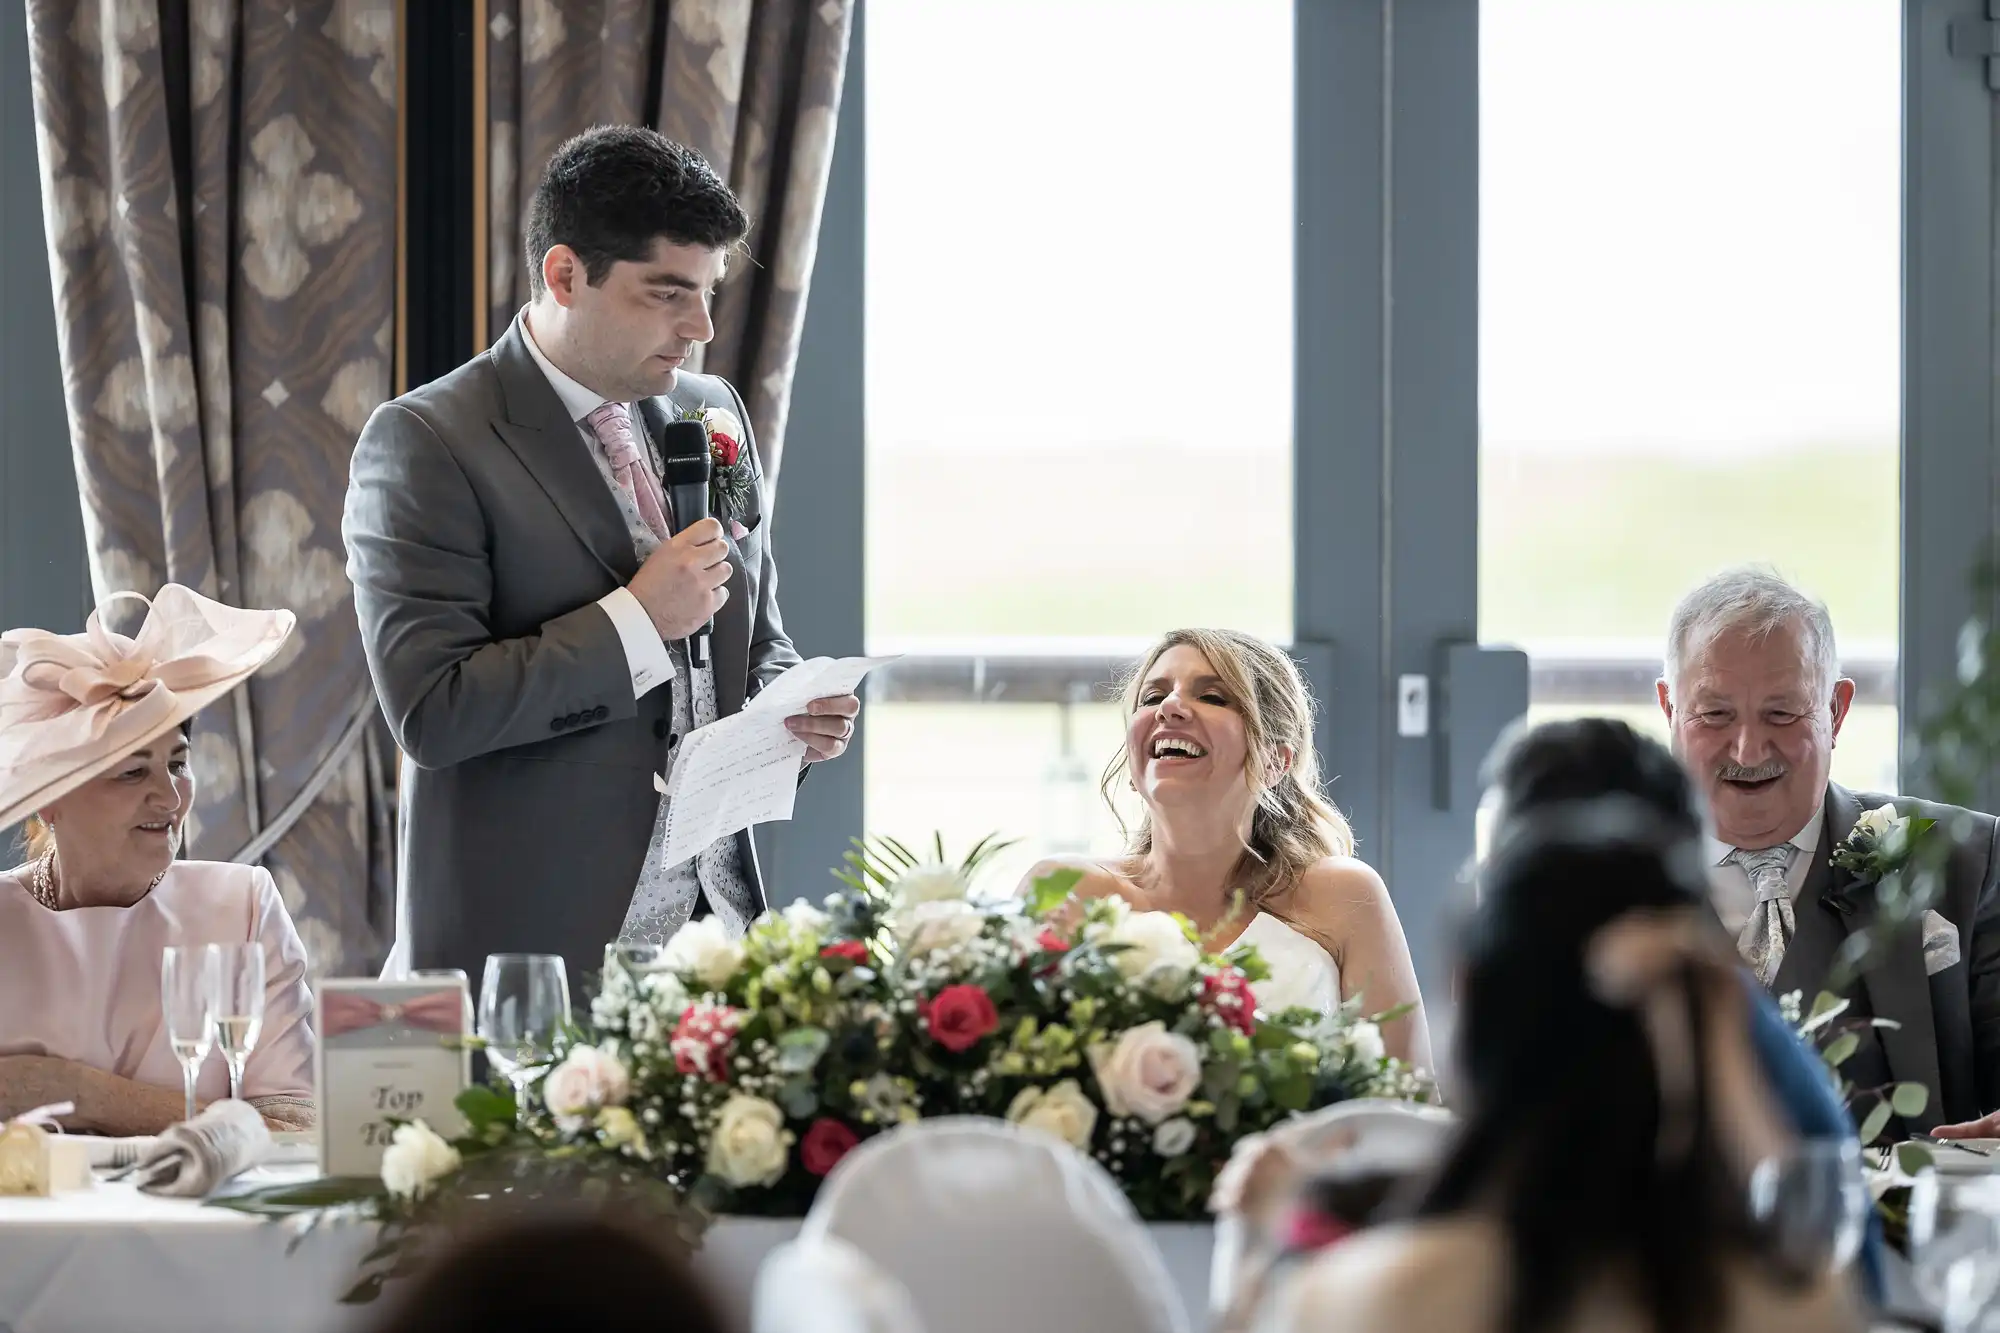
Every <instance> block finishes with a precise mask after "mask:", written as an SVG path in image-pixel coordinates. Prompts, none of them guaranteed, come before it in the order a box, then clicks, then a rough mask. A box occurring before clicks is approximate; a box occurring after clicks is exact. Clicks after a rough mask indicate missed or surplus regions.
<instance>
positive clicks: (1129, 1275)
mask: <svg viewBox="0 0 2000 1333" xmlns="http://www.w3.org/2000/svg"><path fill="white" fill-rule="evenodd" d="M827 1238H834V1239H838V1240H842V1241H845V1242H847V1243H848V1244H850V1245H852V1246H854V1247H855V1248H856V1249H858V1250H860V1251H861V1252H862V1253H863V1254H864V1255H866V1256H867V1258H868V1259H869V1260H870V1261H871V1262H872V1263H873V1264H874V1265H875V1266H876V1267H877V1268H878V1269H880V1270H881V1271H882V1272H884V1273H886V1274H887V1275H888V1276H889V1277H891V1278H893V1279H894V1280H895V1281H896V1282H898V1283H899V1284H900V1285H901V1286H902V1287H903V1289H904V1290H905V1291H907V1292H908V1293H909V1295H910V1297H911V1298H912V1300H913V1302H914V1304H915V1307H916V1311H917V1314H918V1317H919V1318H920V1319H921V1320H922V1321H923V1324H924V1326H925V1327H927V1328H930V1329H934V1330H938V1333H1020V1331H1021V1330H1022V1329H1036V1330H1038V1331H1043V1333H1061V1331H1062V1330H1067V1329H1074V1330H1077V1333H1186V1330H1187V1328H1188V1317H1187V1312H1186V1311H1185V1310H1183V1309H1182V1308H1181V1301H1180V1297H1179V1296H1178V1295H1177V1294H1176V1290H1175V1287H1174V1283H1173V1279H1172V1278H1171V1276H1169V1274H1168V1272H1167V1268H1166V1264H1165V1263H1164V1262H1163V1261H1162V1259H1161V1258H1160V1252H1159V1249H1158V1247H1157V1246H1156V1245H1155V1244H1154V1243H1153V1239H1152V1237H1151V1236H1149V1235H1148V1234H1147V1232H1146V1228H1145V1226H1144V1224H1143V1223H1141V1222H1140V1221H1139V1217H1138V1214H1137V1213H1136V1212H1134V1211H1133V1208H1132V1204H1131V1202H1130V1201H1129V1200H1128V1199H1126V1197H1125V1196H1124V1194H1123V1193H1122V1192H1121V1191H1120V1190H1119V1188H1118V1186H1117V1184H1116V1183H1115V1182H1114V1181H1113V1180H1112V1178H1111V1176H1110V1175H1109V1174H1108V1173H1107V1172H1106V1171H1105V1170H1104V1169H1103V1168H1102V1167H1100V1166H1099V1165H1098V1164H1097V1163H1095V1162H1093V1161H1091V1160H1090V1159H1089V1158H1087V1157H1085V1156H1084V1155H1083V1154H1081V1153H1079V1152H1077V1151H1076V1150H1075V1149H1074V1148H1071V1147H1070V1146H1069V1145H1068V1144H1066V1143H1063V1142H1061V1141H1060V1140H1057V1139H1055V1138H1052V1137H1049V1136H1047V1135H1044V1134H1040V1133H1036V1132H1034V1131H1031V1130H1024V1129H1021V1128H1019V1127H1017V1126H1014V1125H1009V1124H1007V1123H1005V1122H1003V1121H999V1120H984V1119H978V1118H973V1117H950V1116H947V1117H941V1118H939V1119H936V1120H923V1121H918V1122H917V1123H915V1124H912V1125H907V1126H904V1127H903V1128H900V1129H895V1130H891V1131H890V1132H888V1133H886V1134H883V1135H880V1136H878V1137H876V1138H873V1139H870V1140H869V1141H868V1142H866V1143H864V1144H862V1145H861V1146H860V1147H858V1148H856V1149H855V1150H854V1151H853V1152H851V1153H849V1154H848V1155H847V1157H846V1159H845V1160H843V1161H842V1162H841V1164H840V1165H839V1166H838V1167H836V1168H835V1169H834V1171H833V1174H832V1175H830V1176H829V1177H828V1178H827V1181H826V1184H825V1185H824V1186H823V1187H822V1188H821V1189H820V1193H819V1198H818V1200H817V1201H816V1202H815V1203H814V1204H813V1208H812V1212H811V1213H810V1214H809V1215H808V1216H807V1218H806V1223H805V1227H804V1229H803V1230H802V1231H801V1232H800V1236H799V1241H800V1244H801V1245H811V1244H814V1243H817V1242H820V1241H822V1240H825V1239H827ZM760 1333H761V1330H760ZM774 1333H776V1331H775V1330H774Z"/></svg>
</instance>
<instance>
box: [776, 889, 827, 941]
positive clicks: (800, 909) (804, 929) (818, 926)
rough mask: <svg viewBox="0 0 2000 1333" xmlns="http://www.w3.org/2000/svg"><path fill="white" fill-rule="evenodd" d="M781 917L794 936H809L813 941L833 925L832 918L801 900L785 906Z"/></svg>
mask: <svg viewBox="0 0 2000 1333" xmlns="http://www.w3.org/2000/svg"><path fill="white" fill-rule="evenodd" d="M781 915H782V916H783V917H784V918H785V924H786V925H788V926H790V927H791V928H792V931H793V932H794V933H795V934H799V935H810V936H812V937H813V938H815V939H817V938H818V937H820V936H822V935H824V934H826V928H827V927H828V926H830V925H832V924H833V918H832V917H830V916H828V915H827V914H826V913H825V912H822V911H820V910H819V909H818V908H817V907H814V906H813V905H812V904H811V903H809V902H807V901H806V900H805V899H803V898H801V899H799V900H798V901H797V902H795V903H792V904H790V905H789V906H787V907H786V908H785V910H784V912H783V913H781Z"/></svg>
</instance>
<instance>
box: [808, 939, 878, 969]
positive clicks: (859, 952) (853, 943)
mask: <svg viewBox="0 0 2000 1333" xmlns="http://www.w3.org/2000/svg"><path fill="white" fill-rule="evenodd" d="M819 956H820V957H821V958H845V959H846V960H847V961H848V962H850V963H852V964H854V965H855V966H856V967H860V966H861V965H862V964H863V963H866V962H867V961H868V946H867V945H865V944H863V943H862V942H861V941H860V940H835V941H834V942H833V943H832V944H829V945H827V946H826V947H825V948H824V949H821V950H820V951H819Z"/></svg>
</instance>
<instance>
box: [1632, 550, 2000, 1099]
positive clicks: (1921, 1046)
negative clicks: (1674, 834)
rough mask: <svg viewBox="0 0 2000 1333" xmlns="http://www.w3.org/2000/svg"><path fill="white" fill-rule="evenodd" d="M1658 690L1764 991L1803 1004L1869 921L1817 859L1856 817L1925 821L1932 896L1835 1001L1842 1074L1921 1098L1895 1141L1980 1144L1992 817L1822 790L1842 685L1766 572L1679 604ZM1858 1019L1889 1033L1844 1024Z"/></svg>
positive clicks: (1812, 603)
mask: <svg viewBox="0 0 2000 1333" xmlns="http://www.w3.org/2000/svg"><path fill="white" fill-rule="evenodd" d="M1658 694H1659V701H1660V706H1661V708H1663V709H1664V710H1665V711H1666V715H1667V720H1668V723H1669V725H1670V727H1671V729H1672V733H1673V745H1674V752H1675V754H1676V755H1678V756H1679V757H1680V759H1681V762H1682V763H1683V764H1685V765H1686V766H1687V768H1688V770H1689V772H1690V775H1691V776H1692V777H1693V779H1694V780H1695V782H1696V783H1697V784H1698V785H1699V786H1700V787H1701V788H1702V790H1703V792H1704V793H1705V795H1706V796H1707V798H1708V807H1709V813H1710V819H1711V821H1712V824H1713V829H1712V832H1711V834H1710V836H1709V837H1708V838H1707V840H1706V850H1707V856H1708V863H1709V867H1710V869H1709V878H1710V886H1711V898H1712V900H1713V902H1714V904H1715V908H1716V912H1717V914H1718V915H1719V916H1720V917H1721V918H1722V923H1723V925H1724V926H1725V927H1726V928H1727V929H1728V930H1729V931H1730V933H1731V934H1732V935H1734V936H1735V937H1736V940H1737V949H1738V951H1739V952H1740V953H1741V954H1742V955H1743V959H1744V962H1745V963H1746V964H1748V966H1749V967H1750V968H1751V970H1752V971H1754V972H1755V973H1756V974H1757V977H1758V980H1760V981H1762V982H1763V983H1764V984H1765V985H1766V986H1768V987H1770V989H1771V990H1772V991H1773V992H1774V993H1775V994H1779V995H1783V994H1786V993H1787V992H1790V991H1801V992H1803V1000H1804V1003H1806V1004H1807V1005H1810V1004H1811V1003H1812V1000H1813V997H1814V996H1815V995H1816V994H1818V993H1819V991H1821V990H1823V989H1826V988H1827V987H1828V980H1829V974H1830V972H1831V971H1832V968H1833V963H1834V959H1835V956H1836V954H1838V952H1839V951H1840V948H1841V945H1842V944H1843V943H1844V942H1845V941H1846V939H1847V937H1848V935H1849V933H1850V932H1852V931H1855V930H1857V929H1860V928H1863V927H1865V926H1867V925H1868V924H1869V923H1870V922H1871V920H1872V919H1873V911H1872V908H1873V903H1872V899H1871V897H1870V886H1869V885H1868V884H1864V883H1859V882H1857V880H1856V877H1855V876H1854V875H1853V873H1852V872H1850V871H1848V870H1846V869H1844V868H1842V867H1839V866H1836V865H1834V864H1833V860H1832V858H1833V853H1834V851H1835V849H1837V848H1838V847H1839V846H1840V845H1841V844H1842V843H1844V842H1845V841H1846V840H1847V838H1848V836H1849V835H1850V834H1852V833H1853V832H1854V829H1855V826H1856V824H1857V823H1859V822H1860V821H1861V819H1862V817H1863V814H1864V812H1866V811H1868V810H1872V809H1876V808H1879V807H1880V806H1883V805H1887V804H1893V805H1894V806H1895V807H1896V809H1897V811H1898V812H1899V813H1900V814H1904V815H1915V816H1921V817H1926V818H1931V819H1936V820H1937V821H1938V823H1937V826H1936V827H1935V829H1934V830H1933V831H1932V833H1931V834H1929V835H1926V836H1935V837H1948V838H1952V839H1953V842H1952V846H1951V856H1950V861H1949V863H1948V866H1947V869H1946V873H1945V882H1944V887H1943V893H1942V896H1941V897H1940V899H1939V900H1938V901H1937V902H1936V903H1935V904H1934V905H1933V908H1932V910H1930V911H1927V912H1925V913H1924V916H1923V919H1922V921H1921V923H1920V924H1918V925H1914V926H1911V927H1908V928H1905V929H1903V930H1901V931H1899V932H1898V933H1897V934H1895V935H1894V936H1893V937H1891V938H1890V939H1888V940H1887V941H1886V943H1887V952H1886V954H1884V955H1883V956H1882V957H1881V958H1880V960H1879V961H1878V962H1876V963H1874V964H1873V965H1872V966H1870V967H1869V968H1867V969H1866V970H1865V971H1864V972H1863V974H1862V975H1861V977H1860V979H1859V980H1858V981H1857V982H1856V983H1855V984H1854V985H1853V986H1851V987H1849V988H1848V989H1847V991H1846V992H1845V996H1844V998H1846V999H1847V1000H1848V1001H1849V1003H1850V1006H1851V1007H1850V1008H1849V1010H1848V1017H1847V1018H1843V1019H1842V1020H1841V1026H1842V1029H1843V1030H1849V1031H1853V1032H1854V1033H1855V1034H1856V1035H1857V1036H1858V1037H1859V1038H1860V1042H1861V1044H1860V1047H1859V1049H1858V1050H1857V1051H1856V1052H1855V1053H1854V1055H1853V1056H1852V1057H1850V1058H1849V1059H1848V1061H1847V1062H1846V1063H1845V1064H1844V1065H1842V1067H1841V1073H1842V1075H1843V1076H1844V1077H1846V1078H1847V1079H1848V1080H1849V1081H1850V1082H1852V1083H1853V1085H1854V1086H1855V1088H1856V1089H1857V1090H1861V1089H1874V1088H1880V1087H1882V1086H1884V1085H1887V1084H1889V1083H1892V1082H1895V1083H1903V1082H1909V1083H1921V1084H1923V1085H1924V1086H1925V1087H1927V1088H1928V1089H1929V1090H1930V1099H1929V1103H1928V1105H1926V1107H1925V1108H1924V1111H1923V1112H1922V1114H1920V1115H1917V1116H1914V1117H1910V1118H1909V1119H1908V1120H1906V1121H1905V1122H1904V1124H1903V1128H1904V1129H1905V1130H1906V1131H1909V1132H1919V1131H1934V1132H1937V1133H1940V1134H1947V1135H1949V1134H1953V1133H1957V1134H1960V1135H1965V1134H1970V1133H1974V1132H1980V1126H1982V1125H1987V1124H1988V1123H1989V1122H1987V1121H1982V1120H1981V1117H1984V1116H1987V1115H1988V1113H1990V1112H1994V1111H2000V821H1996V820H1995V819H1994V818H1993V817H1992V816H1991V815H1983V814H1978V813H1976V812H1973V811H1968V810H1960V809H1958V808H1957V807H1955V806H1945V805H1938V804H1936V803H1934V802H1930V801H1919V800H1908V799H1896V798H1891V797H1888V796H1882V795H1877V794H1874V793H1868V792H1853V791H1849V790H1848V789H1847V788H1845V787H1843V786H1841V785H1840V784H1839V783H1837V782H1833V781H1831V780H1830V779H1829V776H1828V775H1829V772H1830V770H1831V767H1832V761H1833V747H1834V743H1835V741H1836V740H1837V739H1838V737H1839V735H1840V729H1841V724H1842V723H1843V722H1845V721H1846V718H1847V712H1848V708H1849V707H1850V706H1851V705H1852V703H1853V701H1854V682H1853V681H1851V680H1844V679H1841V677H1840V670H1839V661H1838V658H1837V656H1836V654H1835V651H1834V638H1833V621H1832V618H1831V617H1830V616H1829V615H1828V614H1827V610H1826V607H1825V606H1824V605H1823V604H1821V603H1820V602H1819V601H1818V600H1817V599H1815V598H1813V597H1810V596H1808V595H1806V594H1805V593H1803V592H1800V591H1799V590H1798V589H1796V588H1794V587H1792V585H1790V584H1789V583H1787V582H1785V581H1784V580H1783V579H1781V578H1779V577H1778V576H1777V575H1776V574H1772V573H1769V572H1767V571H1764V570H1760V569H1738V570H1732V571H1730V572H1728V573H1725V574H1721V575H1718V576H1717V577H1715V578H1714V579H1711V580H1709V582H1707V583H1705V584H1703V585H1702V586H1701V587H1699V588H1697V589H1695V590H1694V591H1693V592H1691V593H1689V594H1688V595H1687V596H1686V597H1685V598H1683V599H1682V601H1681V603H1680V605H1679V606H1678V607H1677V608H1676V609H1675V611H1674V615H1673V620H1672V622H1671V623H1670V625H1669V627H1668V632H1667V655H1666V671H1665V674H1664V676H1663V677H1662V679H1661V680H1660V682H1659V687H1658ZM1871 1017H1873V1018H1883V1019H1890V1020H1893V1021H1894V1022H1895V1023H1896V1024H1897V1026H1895V1027H1893V1028H1873V1027H1868V1026H1864V1025H1862V1023H1861V1022H1860V1020H1864V1019H1867V1018H1871ZM1873 1105H1874V1102H1873V1100H1872V1099H1867V1098H1863V1099H1860V1100H1859V1101H1858V1103H1857V1105H1856V1107H1855V1108H1854V1109H1855V1110H1856V1112H1857V1114H1858V1115H1862V1116H1865V1115H1866V1113H1867V1112H1868V1111H1869V1110H1871V1109H1872V1108H1873ZM1953 1122H1956V1123H1953ZM1984 1132H1989V1133H1990V1132H1992V1130H1991V1129H1990V1128H1987V1129H1985V1130H1984Z"/></svg>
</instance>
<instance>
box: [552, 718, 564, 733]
mask: <svg viewBox="0 0 2000 1333" xmlns="http://www.w3.org/2000/svg"><path fill="white" fill-rule="evenodd" d="M562 729H563V720H562V719H561V718H559V717H552V718H550V719H549V730H550V731H561V730H562Z"/></svg>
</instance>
